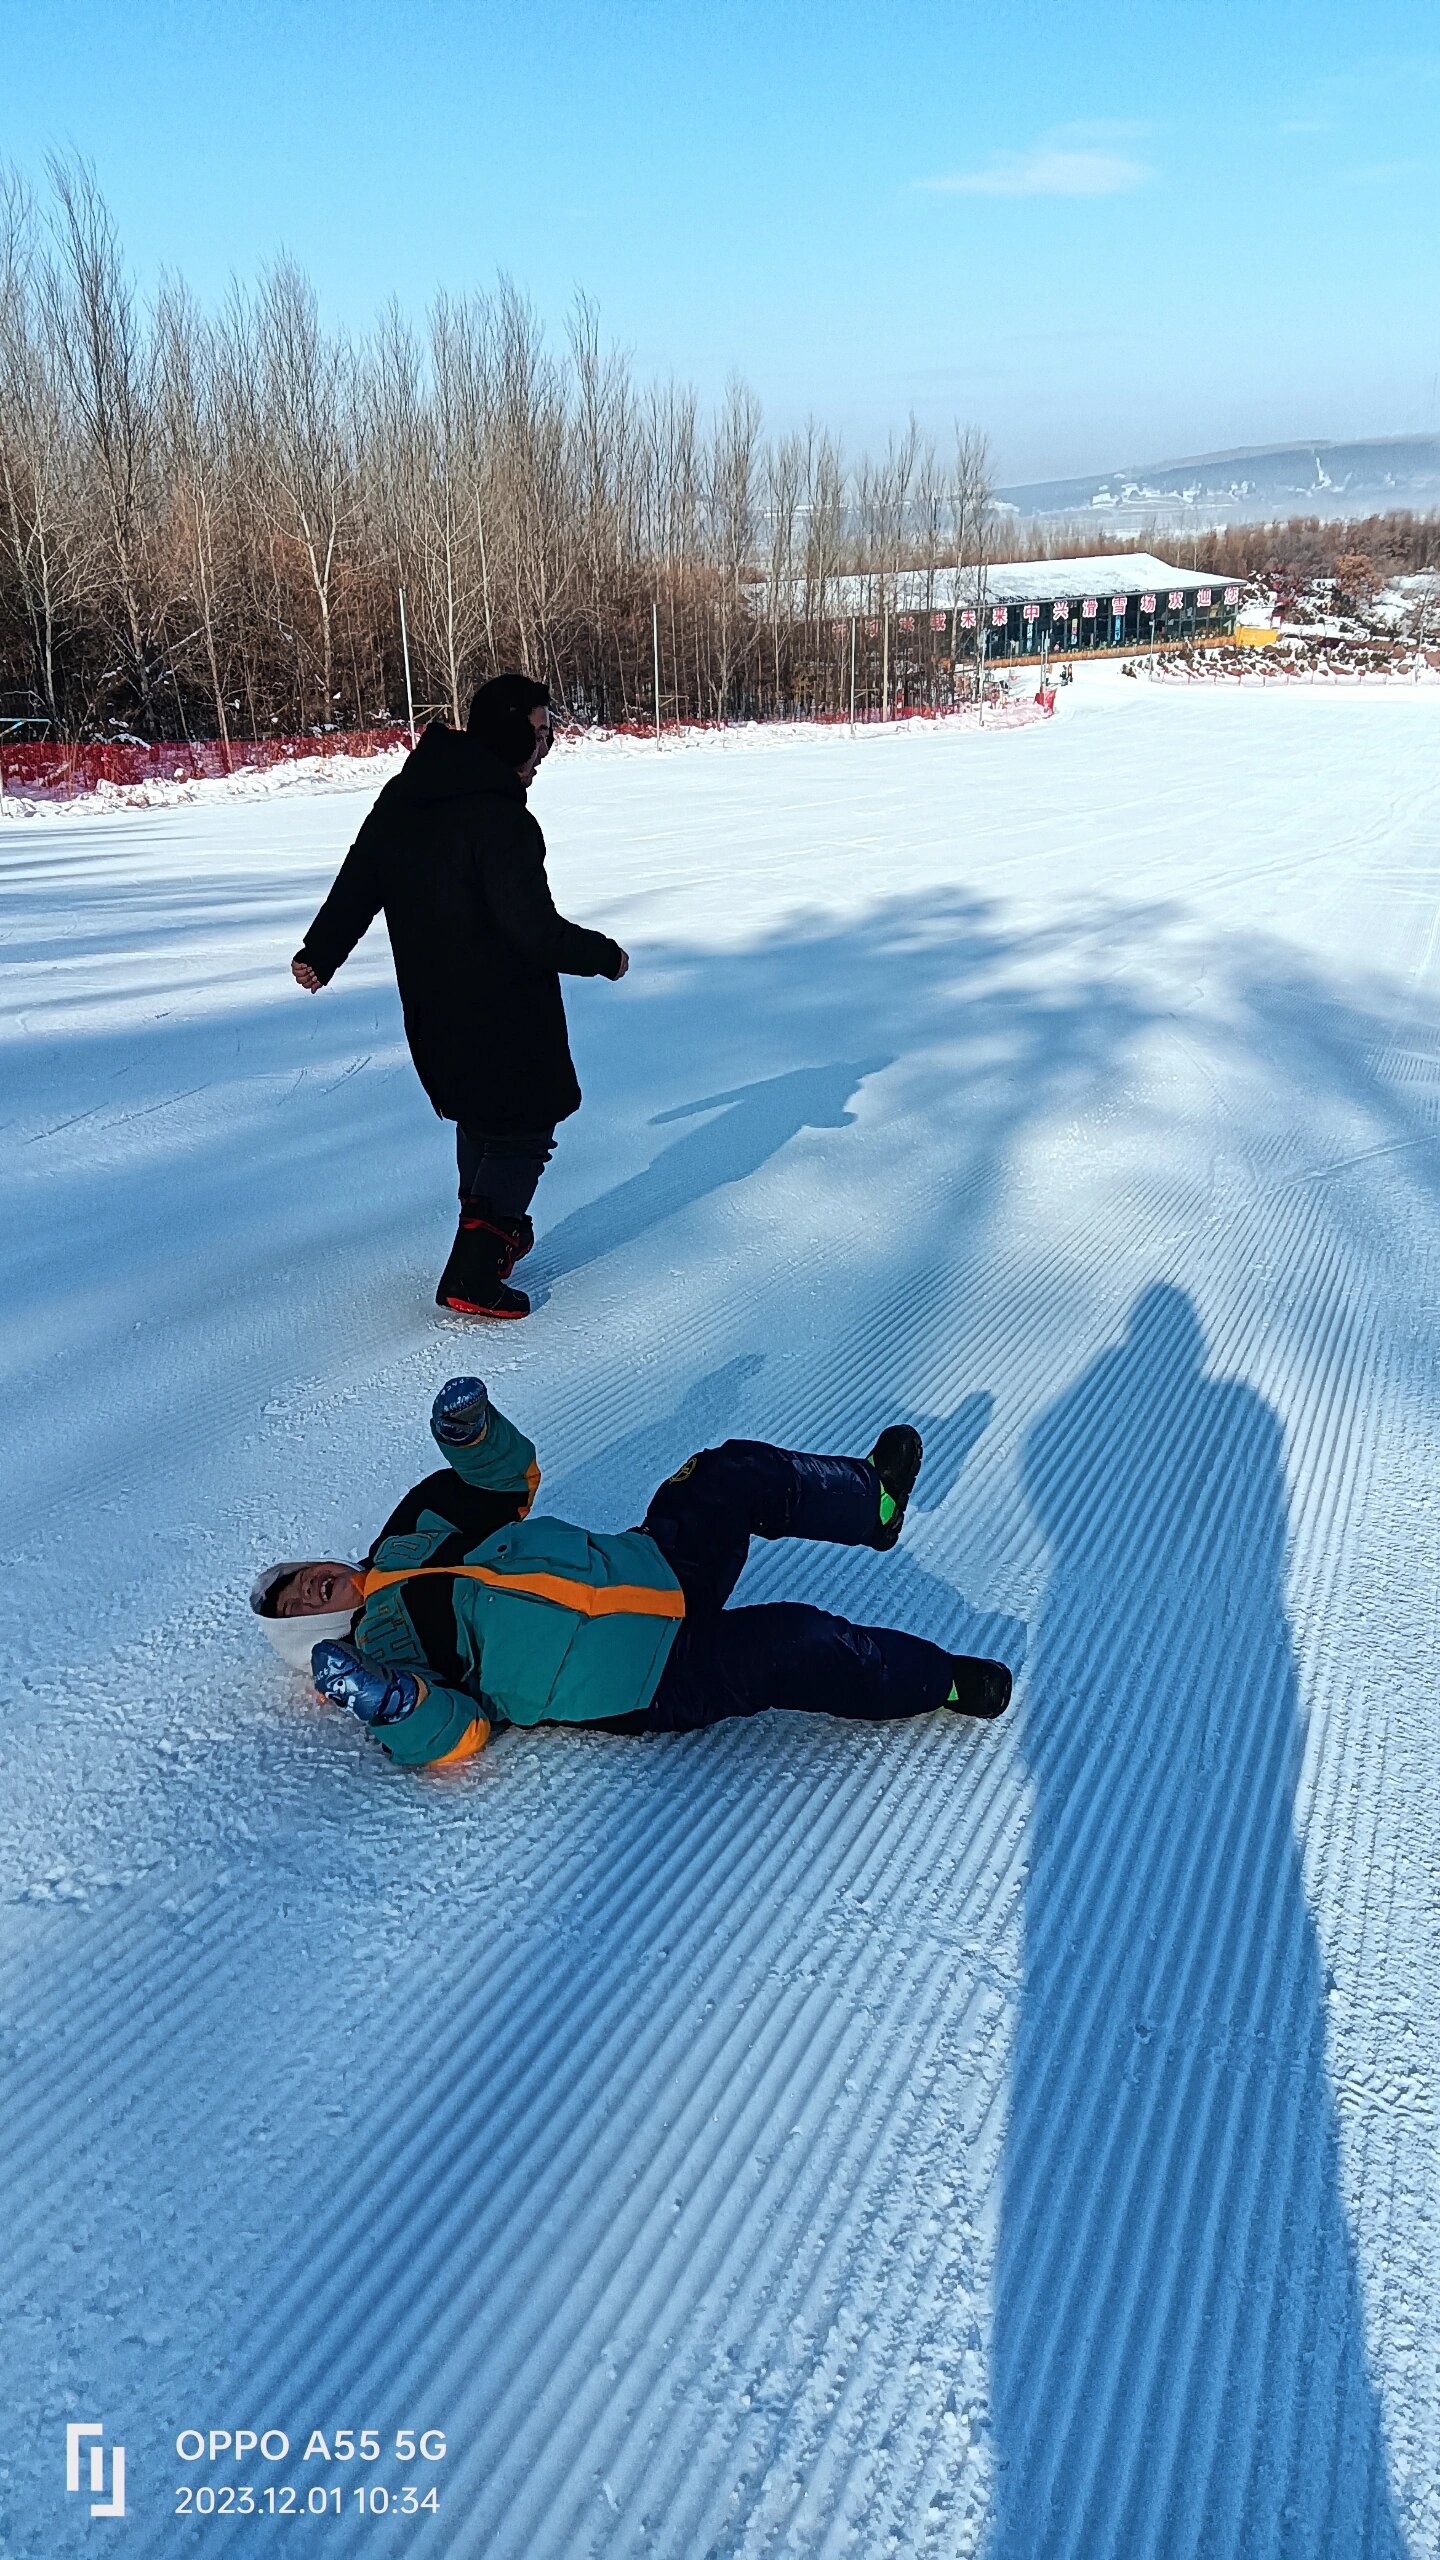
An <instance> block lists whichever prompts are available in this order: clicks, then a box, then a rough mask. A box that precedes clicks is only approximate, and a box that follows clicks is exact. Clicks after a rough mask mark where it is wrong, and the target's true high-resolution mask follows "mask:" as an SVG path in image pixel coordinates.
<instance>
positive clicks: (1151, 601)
mask: <svg viewBox="0 0 1440 2560" xmlns="http://www.w3.org/2000/svg"><path fill="white" fill-rule="evenodd" d="M1140 610H1141V612H1142V613H1153V612H1154V610H1155V598H1154V597H1153V596H1142V597H1141V599H1140Z"/></svg>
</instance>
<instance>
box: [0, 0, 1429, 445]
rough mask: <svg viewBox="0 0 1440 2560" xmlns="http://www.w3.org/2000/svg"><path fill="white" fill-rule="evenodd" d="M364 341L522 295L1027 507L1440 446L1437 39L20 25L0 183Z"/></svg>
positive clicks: (385, 13)
mask: <svg viewBox="0 0 1440 2560" xmlns="http://www.w3.org/2000/svg"><path fill="white" fill-rule="evenodd" d="M56 146H60V147H67V146H68V147H74V148H78V149H79V150H80V151H81V152H82V153H84V154H85V155H86V156H87V157H88V158H89V159H91V160H92V161H93V162H94V164H95V167H96V170H97V173H98V175H99V178H100V181H101V184H102V186H103V187H104V189H105V191H106V193H107V194H108V196H109V198H110V201H111V203H112V205H113V207H114V209H115V212H116V214H117V216H118V218H119V221H120V224H121V228H122V230H123V233H124V236H125V239H126V242H127V244H128V247H129V250H130V253H131V256H132V258H133V261H134V264H135V266H136V269H137V271H138V273H139V274H140V276H141V278H142V279H143V280H149V279H152V278H153V277H154V275H155V274H156V273H157V272H158V270H159V269H160V268H161V267H162V266H164V265H167V264H168V265H171V266H174V267H178V268H179V269H181V270H182V271H183V272H184V273H185V274H186V275H187V276H188V277H189V278H190V280H191V281H192V283H193V284H194V285H195V286H196V287H197V289H198V290H199V291H200V293H201V294H202V296H204V297H206V298H207V299H217V300H218V299H219V298H220V297H221V296H222V295H223V293H224V290H225V287H226V283H227V280H228V278H229V276H230V275H231V274H232V273H238V274H240V275H242V276H249V275H252V274H253V273H254V272H255V271H256V269H257V268H258V267H259V266H260V265H261V264H263V262H264V261H265V260H266V259H268V258H270V257H271V256H273V255H274V254H275V253H276V251H278V250H280V249H281V248H285V249H288V250H290V251H292V252H293V253H294V254H295V255H296V256H298V257H299V258H300V259H301V261H302V262H303V263H304V264H305V265H306V266H307V267H308V268H309V270H310V272H311V273H312V274H313V276H314V277H315V279H316V282H317V284H318V285H319V287H320V290H321V294H322V297H323V301H324V305H325V309H326V311H327V313H328V314H329V316H330V317H331V318H332V319H334V320H335V321H337V322H343V323H345V324H347V325H349V326H352V327H363V326H364V324H365V323H366V322H367V321H368V319H369V318H370V316H371V315H372V314H373V313H374V311H375V310H376V309H377V307H378V306H379V305H380V303H382V302H383V301H384V300H385V299H386V298H387V297H388V296H389V295H391V294H396V295H398V296H399V297H400V298H401V300H402V301H404V302H405V303H407V304H409V305H411V306H413V307H414V308H416V309H417V310H418V309H420V308H422V307H423V305H424V304H425V302H426V301H427V299H428V298H429V295H430V294H431V292H432V291H433V290H434V288H435V287H436V286H440V285H443V286H445V287H446V288H448V289H450V290H451V291H463V290H465V289H467V288H468V287H471V286H475V285H483V284H485V283H487V282H489V281H490V280H491V279H492V278H493V276H494V274H495V272H496V270H497V269H498V268H505V269H508V270H509V272H510V273H511V274H513V275H514V277H515V278H516V279H517V281H518V282H519V283H520V284H521V285H523V286H524V287H525V289H526V290H527V291H528V292H529V294H530V295H531V297H532V299H533V300H534V302H535V304H536V305H537V307H538V309H539V310H540V311H541V312H542V314H543V315H544V316H545V317H546V319H547V321H550V320H553V321H554V322H555V323H556V324H557V325H558V324H559V323H560V322H561V321H562V320H563V316H564V312H565V310H566V307H567V305H568V303H569V301H570V298H571V296H572V294H573V293H574V291H575V289H576V287H577V286H583V287H584V288H585V290H586V291H588V292H589V293H590V294H591V295H592V296H593V298H594V299H595V300H596V301H597V302H598V304H599V307H600V311H601V316H602V320H603V322H604V324H605V326H606V328H607V330H608V332H609V334H610V335H611V336H612V337H614V338H616V339H618V340H619V341H620V342H622V343H623V344H624V345H626V346H627V347H628V348H630V350H631V351H632V353H633V354H634V356H635V358H636V360H637V363H638V364H639V366H640V367H641V368H642V369H643V370H644V371H645V372H647V373H651V372H653V373H666V372H670V371H674V372H676V373H678V374H680V375H682V376H684V377H686V378H688V379H690V380H693V381H694V382H695V383H696V385H697V386H698V388H699V390H700V391H701V393H702V395H703V396H704V397H705V398H706V399H707V400H708V399H710V398H713V397H714V395H715V394H716V393H717V392H718V390H719V389H720V387H721V386H722V385H723V383H724V380H725V377H726V375H727V374H728V373H729V372H730V371H731V370H732V368H738V369H740V370H741V371H743V372H744V373H745V374H746V376H747V377H748V378H749V379H750V381H751V382H752V383H753V384H754V386H755V388H756V390H757V391H758V392H759V394H760V397H761V399H762V401H763V403H764V406H765V410H766V415H767V418H768V419H769V420H770V421H771V422H772V423H774V424H780V425H788V424H791V423H794V422H797V421H798V420H799V419H800V418H802V417H803V416H804V414H805V413H806V411H807V410H809V409H812V408H813V409H814V410H815V411H816V412H817V413H818V414H820V415H821V416H823V417H825V418H827V419H828V420H830V421H832V422H834V423H836V424H838V425H839V426H840V427H842V428H843V429H844V431H845V433H846V435H847V438H848V440H849V441H850V442H851V444H852V445H858V444H860V443H863V442H865V441H866V440H867V439H868V440H870V441H883V438H884V433H885V429H886V427H887V425H888V424H889V423H890V422H891V421H892V420H895V419H897V418H900V417H903V415H904V412H905V410H906V408H907V407H908V406H909V405H911V404H912V403H913V405H914V407H915V408H916V410H917V412H918V414H919V415H920V417H921V419H922V421H923V422H924V423H925V424H926V425H927V426H929V427H932V428H934V429H935V430H937V431H944V432H946V433H947V434H948V429H949V422H950V420H951V419H952V417H954V416H955V415H957V414H958V415H959V416H961V417H962V418H964V419H970V420H974V421H975V422H977V423H978V424H980V425H982V426H984V427H985V428H987V429H988V431H989V432H990V434H991V437H992V440H993V443H994V446H995V449H996V453H997V457H998V460H999V463H1000V466H1001V472H1002V476H1003V477H1005V478H1008V479H1019V478H1028V477H1033V476H1040V475H1043V474H1047V473H1050V472H1057V471H1069V470H1087V469H1091V468H1104V467H1106V466H1108V465H1110V464H1113V463H1116V462H1120V461H1125V460H1149V459H1159V458H1163V457H1166V456H1169V455H1179V454H1186V453H1198V452H1204V451H1209V450H1212V449H1214V448H1217V447H1222V446H1226V445H1231V444H1243V443H1249V442H1279V441H1281V440H1282V439H1284V438H1286V437H1289V436H1292V435H1299V436H1306V435H1332V436H1337V435H1351V434H1386V433H1397V432H1402V431H1405V430H1411V429H1417V428H1431V429H1433V428H1435V427H1437V426H1440V294H1437V286H1436V274H1437V265H1440V262H1437V258H1436V254H1435V247H1434V240H1435V224H1436V216H1437V212H1440V201H1437V199H1440V186H1437V177H1440V16H1437V13H1436V11H1435V9H1434V7H1433V5H1430V6H1425V7H1421V6H1418V5H1417V6H1412V5H1401V6H1388V5H1386V0H1347V5H1343V6H1340V5H1335V0H1250V5H1247V6H1240V5H1232V4H1231V0H1213V5H1208V6H1191V5H1185V0H1149V5H1147V6H1143V7H1142V6H1112V5H1108V0H988V5H986V6H983V7H982V6H976V5H972V0H890V5H885V0H868V5H863V6H861V5H852V4H851V0H823V5H822V0H768V5H760V4H759V0H701V5H690V0H669V5H664V6H659V5H654V0H593V5H590V6H584V7H574V6H562V5H559V0H509V5H508V6H494V5H491V0H469V5H465V0H405V5H403V6H400V7H396V6H393V5H390V6H381V5H375V0H346V5H343V6H342V5H337V0H287V5H283V6H282V5H278V0H225V5H223V6H218V5H215V0H185V5H180V0H103V5H102V4H101V0H0V156H3V157H5V158H7V159H9V160H10V161H12V162H13V163H15V164H17V165H18V166H19V167H20V168H21V169H22V170H24V171H26V172H27V173H38V172H39V171H40V169H41V166H42V163H43V160H44V156H45V153H46V151H47V149H50V148H53V147H56Z"/></svg>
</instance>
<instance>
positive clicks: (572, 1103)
mask: <svg viewBox="0 0 1440 2560" xmlns="http://www.w3.org/2000/svg"><path fill="white" fill-rule="evenodd" d="M382 908H383V909H384V912H385V922H386V925H387V927H388V929H389V934H390V948H391V950H392V952H393V953H394V956H395V975H396V978H397V980H398V982H399V987H400V1002H401V1005H402V1007H403V1009H404V1015H405V1036H406V1039H407V1040H408V1041H409V1043H410V1055H411V1057H412V1058H413V1059H414V1061H415V1071H416V1073H417V1075H418V1076H419V1078H420V1081H421V1083H422V1084H423V1086H424V1087H425V1090H426V1092H427V1093H428V1095H429V1096H430V1099H431V1101H432V1102H433V1104H434V1106H435V1108H436V1110H437V1111H438V1112H439V1114H440V1116H441V1118H442V1119H444V1120H458V1121H459V1122H460V1123H461V1125H462V1127H464V1128H467V1129H470V1130H472V1131H476V1132H482V1131H483V1132H484V1133H485V1134H487V1135H493V1136H496V1137H508V1136H518V1135H521V1134H528V1133H529V1132H531V1131H536V1130H544V1129H552V1128H553V1127H554V1126H555V1124H556V1122H557V1121H559V1120H566V1119H568V1118H569V1116H570V1114H571V1112H572V1111H577V1110H578V1109H579V1107H580V1086H579V1083H578V1081H577V1078H576V1074H575V1067H574V1062H573V1060H572V1059H571V1056H570V1043H569V1039H568V1037H567V1034H566V1029H565V1006H564V1002H563V999H562V997H561V993H560V976H559V973H560V972H561V971H562V970H563V971H565V972H566V974H567V975H569V976H571V977H577V978H614V977H618V975H619V973H620V966H621V957H622V955H621V952H620V947H619V945H618V943H614V942H612V941H611V940H610V938H609V936H608V934H603V933H592V932H590V931H589V930H588V929H587V927H586V926H584V925H578V924H570V923H568V922H567V920H566V918H565V917H564V916H562V915H559V914H557V912H556V908H555V903H554V900H553V899H552V897H551V895H550V884H549V882H548V880H547V879H546V877H545V839H544V837H543V835H542V834H541V832H540V829H539V827H538V826H537V825H536V823H535V820H534V819H533V818H532V817H531V815H530V812H529V810H528V809H527V808H526V806H525V787H524V784H523V783H522V782H521V780H520V778H519V775H518V774H516V773H513V772H512V771H511V770H510V768H509V767H508V765H505V764H502V762H501V761H500V758H499V757H498V756H496V755H492V754H491V752H490V749H489V748H488V747H483V746H481V745H480V744H479V742H478V741H477V740H476V739H474V738H472V737H470V736H468V735H467V734H466V733H465V732H464V731H463V730H458V729H447V728H446V727H445V726H444V725H443V723H441V722H439V721H437V722H435V723H434V724H433V726H432V727H430V728H428V729H427V730H425V732H424V734H423V735H422V737H421V739H420V742H419V744H418V746H416V748H415V749H414V751H413V753H412V754H410V755H408V756H407V757H406V759H405V762H404V764H403V765H402V766H401V768H400V771H399V772H398V773H397V774H396V775H395V777H394V779H393V781H391V782H387V783H386V785H385V788H384V790H383V791H382V792H381V794H380V796H379V798H378V799H377V801H376V803H375V806H374V808H373V809H372V810H371V812H370V814H369V816H368V817H367V819H366V821H365V824H364V825H363V827H362V828H361V830H360V833H359V834H358V836H357V837H356V839H355V842H354V843H353V845H352V846H351V848H350V851H349V852H348V854H347V855H346V857H345V860H344V862H343V863H342V865H341V867H340V872H339V875H338V877H337V879H336V882H335V886H334V887H333V889H332V890H331V892H330V895H329V897H328V898H327V899H326V901H325V904H324V905H323V907H322V908H321V909H320V912H319V914H318V915H317V916H316V918H315V921H314V923H313V924H312V925H311V927H310V930H309V932H308V933H307V934H306V936H305V940H304V943H303V945H302V947H301V949H300V951H299V952H298V953H297V955H296V956H297V958H298V959H300V960H304V961H308V963H309V965H310V967H311V968H312V969H313V970H314V972H315V975H316V976H317V978H319V979H320V980H321V982H322V984H323V983H324V982H325V981H327V980H328V979H330V978H332V977H333V976H334V974H335V971H336V970H337V969H338V968H339V967H340V964H341V962H342V961H343V960H346V959H348V957H349V955H350V953H351V952H352V951H353V950H354V948H355V945H356V943H357V942H358V941H359V939H360V936H361V935H362V933H364V932H365V930H366V928H367V926H369V925H370V924H372V923H373V922H374V919H375V917H376V916H377V914H378V913H379V912H380V910H381V909H382Z"/></svg>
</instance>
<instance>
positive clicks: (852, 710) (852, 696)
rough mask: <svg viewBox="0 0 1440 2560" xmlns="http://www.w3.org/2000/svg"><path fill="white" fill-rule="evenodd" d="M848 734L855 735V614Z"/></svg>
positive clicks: (852, 637) (851, 636)
mask: <svg viewBox="0 0 1440 2560" xmlns="http://www.w3.org/2000/svg"><path fill="white" fill-rule="evenodd" d="M850 735H851V737H852V738H853V737H854V735H855V616H854V614H853V613H852V614H851V616H850Z"/></svg>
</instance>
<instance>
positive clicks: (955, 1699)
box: [945, 1680, 960, 1707]
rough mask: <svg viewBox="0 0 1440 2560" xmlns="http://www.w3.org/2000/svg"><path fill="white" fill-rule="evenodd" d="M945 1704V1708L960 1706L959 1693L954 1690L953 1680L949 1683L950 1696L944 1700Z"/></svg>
mask: <svg viewBox="0 0 1440 2560" xmlns="http://www.w3.org/2000/svg"><path fill="white" fill-rule="evenodd" d="M945 1704H946V1706H947V1707H958V1706H959V1704H960V1692H959V1690H958V1689H957V1688H956V1686H955V1683H954V1681H953V1680H952V1681H951V1683H950V1695H949V1697H948V1698H947V1699H946V1701H945Z"/></svg>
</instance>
